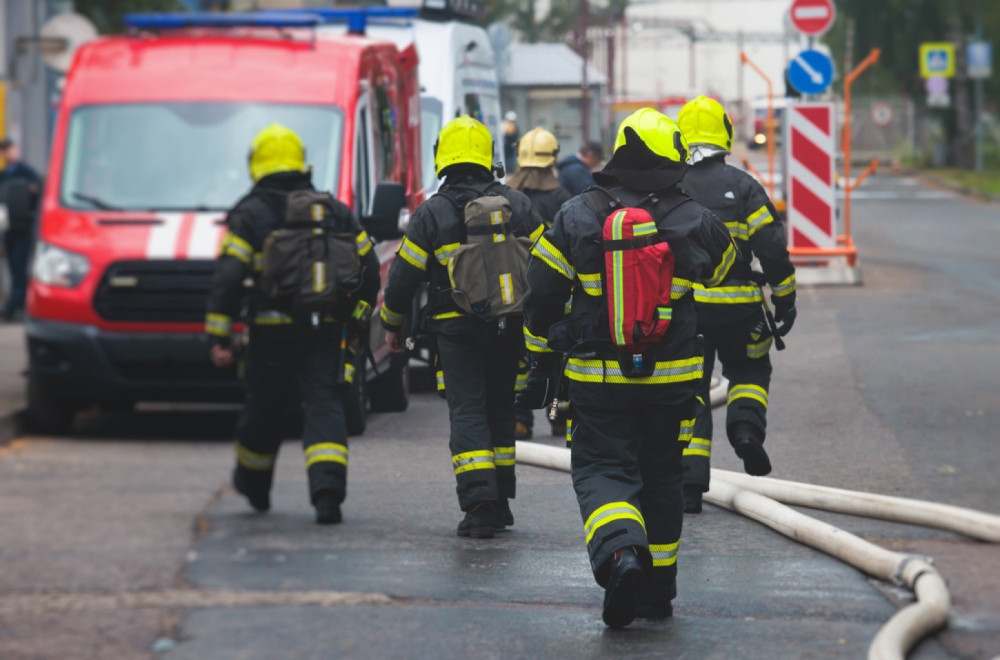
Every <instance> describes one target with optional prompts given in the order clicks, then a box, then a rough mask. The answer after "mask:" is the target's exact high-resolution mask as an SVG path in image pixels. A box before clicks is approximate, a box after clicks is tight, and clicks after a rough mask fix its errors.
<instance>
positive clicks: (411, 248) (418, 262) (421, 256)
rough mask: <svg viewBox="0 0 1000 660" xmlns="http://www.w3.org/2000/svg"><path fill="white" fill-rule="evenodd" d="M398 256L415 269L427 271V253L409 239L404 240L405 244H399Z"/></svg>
mask: <svg viewBox="0 0 1000 660" xmlns="http://www.w3.org/2000/svg"><path fill="white" fill-rule="evenodd" d="M396 254H398V255H399V256H400V257H401V258H402V259H403V261H405V262H406V263H408V264H410V265H411V266H413V267H414V268H417V269H418V270H427V251H426V250H424V249H423V248H422V247H420V246H419V245H417V244H416V243H414V242H413V241H411V240H410V239H409V238H408V237H404V238H403V242H402V243H400V244H399V251H398V252H396Z"/></svg>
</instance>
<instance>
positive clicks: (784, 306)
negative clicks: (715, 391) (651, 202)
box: [677, 96, 796, 513]
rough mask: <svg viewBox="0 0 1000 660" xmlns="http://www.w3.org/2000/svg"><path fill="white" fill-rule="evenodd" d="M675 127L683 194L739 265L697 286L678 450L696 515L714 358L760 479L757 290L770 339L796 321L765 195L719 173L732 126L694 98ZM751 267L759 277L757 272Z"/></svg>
mask: <svg viewBox="0 0 1000 660" xmlns="http://www.w3.org/2000/svg"><path fill="white" fill-rule="evenodd" d="M677 122H678V125H679V126H680V129H681V131H682V132H683V133H684V137H685V138H686V139H687V141H688V144H689V145H690V146H691V156H690V163H691V167H690V168H689V169H688V173H687V176H686V177H685V178H684V187H685V189H686V190H687V191H688V192H689V193H690V194H691V196H692V197H694V198H695V199H696V200H698V202H700V203H701V204H704V205H705V206H706V207H708V208H710V209H711V210H712V211H714V212H715V213H716V214H717V215H718V216H719V217H721V218H722V219H723V220H724V221H725V223H726V227H728V228H729V233H730V234H731V235H732V237H733V239H734V240H735V241H736V245H737V246H739V251H740V259H739V261H738V262H737V264H736V266H735V267H734V268H733V269H732V271H731V272H730V275H729V277H728V278H727V279H726V281H725V282H723V284H722V286H719V287H716V288H710V289H706V288H703V287H701V286H697V285H696V286H695V291H694V298H695V304H696V307H697V309H698V330H699V332H701V333H702V335H704V338H705V373H704V376H703V377H702V382H701V387H700V388H699V395H698V414H697V417H696V421H695V427H694V432H693V434H692V437H691V442H690V444H689V445H688V447H687V448H686V449H685V450H684V510H685V512H687V513H698V512H700V511H701V506H702V493H704V492H705V491H707V490H708V488H709V475H710V471H709V470H710V460H711V452H712V406H711V401H710V399H709V388H710V383H711V379H712V370H713V366H714V362H715V355H716V354H718V357H719V362H720V363H721V364H722V375H723V376H725V377H726V378H727V379H728V380H729V393H728V397H727V401H726V435H727V436H728V438H729V443H730V444H731V445H732V446H733V449H734V450H735V451H736V454H737V456H739V457H740V458H741V459H742V460H743V469H744V470H745V471H746V472H747V473H748V474H751V475H755V476H763V475H765V474H768V473H769V472H770V471H771V462H770V459H769V458H768V455H767V452H766V451H765V450H764V436H765V429H766V428H767V406H768V386H769V385H770V382H771V359H770V357H769V351H770V348H771V343H772V340H773V338H772V334H771V332H770V330H769V328H768V324H767V321H766V315H765V310H764V308H763V306H764V305H765V304H766V302H765V298H764V292H763V291H762V289H761V285H762V284H764V283H765V282H766V283H767V284H768V285H770V287H771V302H772V304H773V305H774V321H775V322H776V323H778V324H780V325H779V326H778V327H777V328H776V329H775V334H777V335H778V336H783V335H785V334H787V333H788V331H789V330H791V328H792V324H793V323H794V322H795V315H796V312H795V267H794V266H793V265H792V262H791V260H790V259H789V257H788V249H787V247H786V239H785V226H784V223H783V222H782V220H781V218H780V217H779V215H778V212H777V211H776V210H775V208H774V205H773V204H772V203H771V200H770V199H768V197H767V193H766V192H765V191H764V188H763V187H762V186H761V185H760V183H758V182H757V180H756V179H754V178H753V177H752V176H750V175H749V174H748V173H746V172H744V171H742V170H740V169H738V168H736V167H733V166H732V165H728V164H726V156H727V155H728V154H729V152H730V149H731V148H732V142H733V124H732V121H731V120H730V119H729V116H728V115H727V114H726V110H725V108H723V107H722V104H720V103H719V102H718V101H716V100H714V99H711V98H708V97H706V96H699V97H697V98H695V99H693V100H691V101H689V102H688V103H687V104H685V105H684V107H683V108H681V111H680V113H679V114H678V117H677ZM755 258H756V260H757V261H758V262H759V263H760V268H761V270H762V271H763V272H755V271H754V270H753V269H752V268H751V262H752V261H753V260H754V259H755Z"/></svg>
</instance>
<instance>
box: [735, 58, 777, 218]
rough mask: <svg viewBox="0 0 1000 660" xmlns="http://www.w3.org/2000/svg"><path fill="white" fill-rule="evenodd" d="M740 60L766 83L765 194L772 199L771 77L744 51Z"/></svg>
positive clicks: (772, 111) (772, 102)
mask: <svg viewBox="0 0 1000 660" xmlns="http://www.w3.org/2000/svg"><path fill="white" fill-rule="evenodd" d="M740 61H741V62H743V63H744V64H747V65H749V66H750V68H751V69H753V70H754V71H756V72H757V74H758V75H759V76H760V77H761V78H763V79H764V82H765V83H766V84H767V181H765V182H764V183H765V185H766V186H767V194H768V196H769V197H770V198H771V201H772V202H773V201H774V94H773V92H772V91H771V79H770V78H768V77H767V74H766V73H764V71H763V70H761V68H760V67H759V66H757V65H756V64H754V63H753V60H751V59H750V58H749V57H747V54H746V53H743V52H741V53H740Z"/></svg>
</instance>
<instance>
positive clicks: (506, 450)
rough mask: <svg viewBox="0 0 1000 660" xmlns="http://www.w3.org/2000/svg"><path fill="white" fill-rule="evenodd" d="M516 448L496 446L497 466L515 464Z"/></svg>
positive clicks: (494, 451)
mask: <svg viewBox="0 0 1000 660" xmlns="http://www.w3.org/2000/svg"><path fill="white" fill-rule="evenodd" d="M514 450H515V447H494V448H493V453H494V455H495V456H496V463H497V467H500V466H511V465H514V462H515V461H514Z"/></svg>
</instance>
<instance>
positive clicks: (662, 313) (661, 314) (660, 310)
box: [656, 307, 674, 321]
mask: <svg viewBox="0 0 1000 660" xmlns="http://www.w3.org/2000/svg"><path fill="white" fill-rule="evenodd" d="M673 317H674V310H673V308H672V307H657V308H656V318H657V319H659V320H661V321H669V320H671V319H672V318H673Z"/></svg>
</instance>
